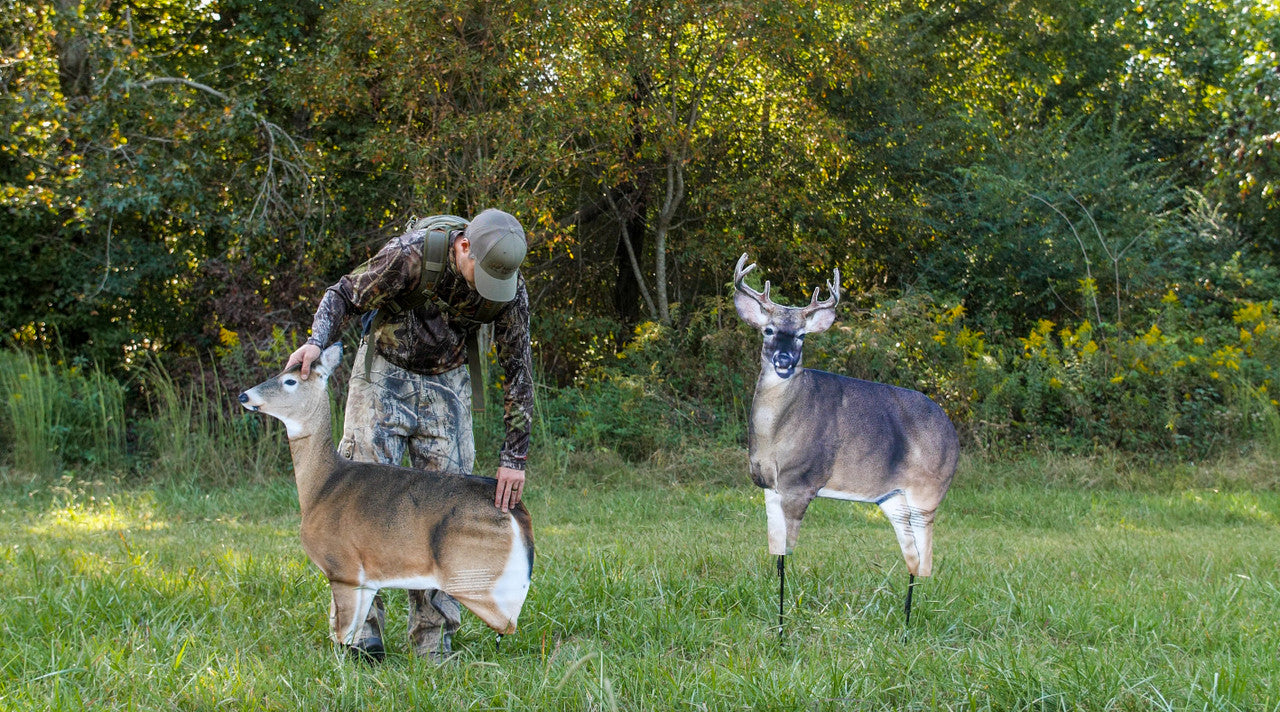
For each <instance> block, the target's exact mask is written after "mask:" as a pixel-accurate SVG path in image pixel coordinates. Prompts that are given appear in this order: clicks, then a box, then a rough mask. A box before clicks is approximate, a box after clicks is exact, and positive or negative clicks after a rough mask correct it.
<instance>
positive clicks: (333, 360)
mask: <svg viewBox="0 0 1280 712" xmlns="http://www.w3.org/2000/svg"><path fill="white" fill-rule="evenodd" d="M340 363H342V342H341V341H337V342H334V344H333V346H330V347H329V348H327V349H325V350H324V352H323V353H321V354H320V363H319V364H317V366H318V368H316V370H317V371H319V373H320V375H322V376H324V377H325V378H328V377H329V376H331V375H333V372H334V370H335V369H337V368H338V364H340Z"/></svg>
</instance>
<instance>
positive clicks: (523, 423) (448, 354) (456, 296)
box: [307, 230, 533, 470]
mask: <svg viewBox="0 0 1280 712" xmlns="http://www.w3.org/2000/svg"><path fill="white" fill-rule="evenodd" d="M426 234H427V231H426V230H411V231H409V232H407V233H405V234H403V235H401V236H399V237H397V238H395V239H393V240H391V241H390V242H388V243H387V244H386V245H385V246H383V248H382V249H381V250H379V251H378V254H376V255H374V256H373V257H372V258H370V259H369V261H368V262H365V263H364V264H363V265H360V266H359V267H357V268H356V269H355V270H353V271H352V272H351V273H350V274H348V275H345V276H344V277H342V279H340V280H338V283H337V284H335V285H333V286H331V287H329V288H328V289H327V290H325V293H324V298H323V299H321V300H320V306H319V307H318V308H317V309H316V315H315V319H314V320H313V321H312V322H311V338H309V339H307V343H311V344H315V345H316V346H319V347H320V348H324V347H326V346H328V345H329V344H331V343H333V342H334V341H336V340H337V339H338V336H339V334H340V333H341V332H342V328H343V326H344V325H345V322H346V321H347V319H348V318H350V317H351V316H353V315H356V314H364V313H367V312H369V311H372V310H374V309H377V308H378V307H379V306H381V305H383V304H386V303H388V302H390V301H391V300H392V299H395V298H396V297H397V296H400V295H404V294H408V293H410V292H412V291H413V289H414V288H415V287H417V285H418V281H419V279H420V277H421V273H422V250H423V246H424V242H425V240H426ZM448 254H449V266H448V268H447V269H446V270H445V272H444V274H442V275H440V281H439V283H438V284H437V285H436V295H437V296H438V297H440V298H441V299H442V300H443V301H444V302H445V303H446V304H448V305H449V306H451V307H453V308H454V309H456V310H457V311H458V314H459V315H461V316H463V317H469V316H473V315H475V313H476V311H477V310H478V309H479V307H480V304H481V301H482V300H481V298H480V294H479V293H478V292H476V291H475V290H474V289H472V288H471V287H470V286H469V285H468V284H467V282H466V280H465V279H463V277H462V275H461V274H460V273H459V272H458V269H457V266H456V265H455V264H454V259H453V250H452V249H450V250H449V251H448ZM469 328H475V327H474V325H473V324H470V323H467V322H466V321H464V320H461V319H458V318H457V317H454V316H452V315H450V314H449V313H447V312H444V311H442V310H441V309H440V307H439V306H438V305H437V304H436V303H435V302H434V301H428V302H427V303H425V304H423V305H422V306H419V307H417V308H415V309H412V310H410V311H408V312H406V313H404V314H402V315H400V316H399V317H390V318H388V319H386V320H385V321H384V322H382V325H381V326H380V327H379V328H378V329H377V330H376V331H375V332H374V333H372V334H370V335H369V338H370V342H371V343H372V344H373V345H374V347H376V348H377V350H378V354H380V355H381V356H382V357H383V358H385V359H386V360H388V361H390V362H391V363H393V364H395V365H397V366H399V367H401V368H404V369H407V370H410V371H413V372H415V373H422V374H426V375H434V374H437V373H444V372H445V371H450V370H452V369H455V368H458V367H459V366H462V365H464V364H465V363H466V361H467V349H466V334H467V330H468V329H469ZM493 340H494V344H495V345H496V346H497V352H498V362H499V363H501V364H502V370H503V372H504V373H505V374H506V379H505V381H504V383H503V401H504V409H503V422H504V423H505V425H506V430H507V436H506V439H505V440H504V441H503V444H502V450H501V452H500V453H499V464H500V465H501V466H502V467H510V468H513V469H517V470H523V469H524V466H525V458H526V457H527V456H528V453H529V427H530V422H531V418H532V415H533V356H532V352H531V350H530V347H529V294H528V291H527V290H526V289H525V284H524V277H520V281H519V286H518V287H517V289H516V297H515V299H513V300H512V301H511V302H510V303H508V304H507V305H506V306H505V307H503V308H502V310H501V311H499V312H498V316H497V318H496V319H495V320H494V322H493Z"/></svg>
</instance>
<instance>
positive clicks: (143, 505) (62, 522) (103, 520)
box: [26, 497, 168, 536]
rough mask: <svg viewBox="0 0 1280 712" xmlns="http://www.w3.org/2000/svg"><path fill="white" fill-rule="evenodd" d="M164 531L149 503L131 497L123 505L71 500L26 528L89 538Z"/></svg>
mask: <svg viewBox="0 0 1280 712" xmlns="http://www.w3.org/2000/svg"><path fill="white" fill-rule="evenodd" d="M166 527H168V522H167V521H165V520H163V519H161V518H159V517H157V516H156V513H155V510H154V508H153V503H152V502H150V501H148V500H147V498H141V497H135V498H132V500H131V501H130V502H128V503H127V504H123V503H117V502H116V501H115V500H114V499H107V500H105V501H97V500H96V499H90V500H88V501H85V500H73V501H71V502H67V503H62V504H59V505H57V506H55V507H54V508H52V509H49V510H47V511H45V512H44V513H43V514H41V515H40V516H39V517H37V519H36V522H35V523H33V524H30V525H28V526H27V527H26V530H27V532H28V533H30V534H38V535H44V536H49V535H56V534H93V533H102V532H123V531H133V530H138V531H154V530H159V529H164V528H166Z"/></svg>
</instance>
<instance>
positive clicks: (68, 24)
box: [53, 0, 93, 102]
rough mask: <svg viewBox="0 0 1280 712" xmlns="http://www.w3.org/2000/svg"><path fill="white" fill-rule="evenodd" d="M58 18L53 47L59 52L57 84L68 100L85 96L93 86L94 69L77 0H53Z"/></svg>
mask: <svg viewBox="0 0 1280 712" xmlns="http://www.w3.org/2000/svg"><path fill="white" fill-rule="evenodd" d="M53 5H54V9H55V12H56V14H57V16H58V18H59V20H60V21H59V22H58V23H57V27H58V34H57V36H56V37H55V38H54V40H53V43H54V49H55V51H56V52H57V53H58V86H59V87H60V88H61V89H62V96H63V98H64V99H65V100H66V101H67V102H71V101H72V100H75V99H84V98H87V97H88V96H89V93H90V90H91V89H92V87H93V69H92V65H91V63H90V60H89V41H88V40H87V39H86V38H85V36H84V28H83V27H82V23H81V22H80V14H79V8H80V2H79V0H54V3H53Z"/></svg>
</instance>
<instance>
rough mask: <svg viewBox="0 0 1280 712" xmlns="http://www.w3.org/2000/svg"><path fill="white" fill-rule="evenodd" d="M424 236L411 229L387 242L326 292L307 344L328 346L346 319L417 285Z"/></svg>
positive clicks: (335, 337) (420, 232) (423, 233)
mask: <svg viewBox="0 0 1280 712" xmlns="http://www.w3.org/2000/svg"><path fill="white" fill-rule="evenodd" d="M425 234H426V231H425V230H415V231H412V232H408V233H405V234H404V235H401V236H399V237H397V238H395V239H393V240H391V241H389V242H387V244H386V245H383V247H382V249H381V250H378V254H376V255H374V256H373V257H370V258H369V260H368V261H367V262H365V263H364V264H362V265H360V266H359V267H357V268H355V269H354V270H352V271H351V273H350V274H347V275H344V276H343V277H342V279H339V280H338V283H337V284H335V285H333V286H332V287H329V288H328V289H326V290H325V293H324V298H323V299H321V300H320V306H319V307H317V308H316V315H315V318H314V319H313V320H312V322H311V337H310V338H309V339H307V343H311V344H315V345H317V346H319V347H321V348H324V347H326V346H328V345H329V344H331V343H333V342H334V341H336V340H337V339H338V335H339V334H340V333H341V332H342V327H343V325H344V323H345V322H346V320H347V317H348V316H350V315H352V314H363V313H365V312H368V311H371V310H373V309H377V308H378V307H379V305H381V304H382V303H383V302H385V301H387V300H388V299H391V298H394V297H395V296H397V295H399V294H401V293H403V292H406V291H409V290H411V289H413V288H414V287H415V286H417V284H418V280H419V279H420V275H421V270H422V241H423V237H424V235H425Z"/></svg>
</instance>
